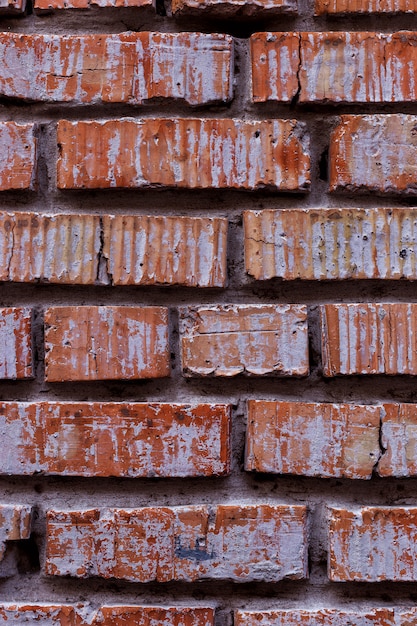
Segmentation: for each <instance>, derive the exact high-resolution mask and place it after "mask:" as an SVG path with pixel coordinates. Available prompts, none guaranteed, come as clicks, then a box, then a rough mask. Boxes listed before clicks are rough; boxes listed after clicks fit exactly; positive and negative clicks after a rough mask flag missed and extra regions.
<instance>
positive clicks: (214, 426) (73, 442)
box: [0, 402, 230, 477]
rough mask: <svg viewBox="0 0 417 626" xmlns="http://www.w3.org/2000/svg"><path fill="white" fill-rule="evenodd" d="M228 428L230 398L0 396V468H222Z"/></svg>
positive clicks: (154, 472) (141, 472) (180, 471)
mask: <svg viewBox="0 0 417 626" xmlns="http://www.w3.org/2000/svg"><path fill="white" fill-rule="evenodd" d="M229 430H230V405H227V404H197V405H194V406H192V405H190V404H161V403H132V402H124V403H113V402H77V403H74V402H36V403H24V402H2V403H0V438H1V440H2V441H3V444H4V445H3V449H2V455H1V457H0V474H9V475H30V474H37V473H39V472H42V474H58V475H62V476H126V477H128V476H130V477H153V476H167V477H176V476H178V477H180V476H212V475H217V476H221V475H224V474H228V473H229V469H230V442H229V438H230V432H229ZM6 442H7V443H6Z"/></svg>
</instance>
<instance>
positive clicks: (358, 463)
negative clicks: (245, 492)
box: [245, 400, 381, 479]
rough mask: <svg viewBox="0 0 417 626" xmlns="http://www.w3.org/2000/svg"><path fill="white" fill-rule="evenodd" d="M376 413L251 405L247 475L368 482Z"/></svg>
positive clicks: (375, 449)
mask: <svg viewBox="0 0 417 626" xmlns="http://www.w3.org/2000/svg"><path fill="white" fill-rule="evenodd" d="M380 419H381V407H379V406H363V405H362V406H360V405H353V404H324V403H307V402H273V401H265V400H250V401H249V402H248V426H247V432H246V463H245V468H246V469H247V470H249V471H257V472H268V473H273V474H298V475H300V476H321V477H344V478H362V479H364V478H371V475H372V471H373V468H374V466H375V465H376V463H377V461H378V459H379V456H380V448H379V427H380Z"/></svg>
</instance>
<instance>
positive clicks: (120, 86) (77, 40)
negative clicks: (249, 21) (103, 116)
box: [0, 32, 233, 105]
mask: <svg viewBox="0 0 417 626" xmlns="http://www.w3.org/2000/svg"><path fill="white" fill-rule="evenodd" d="M0 57H1V58H2V59H3V64H2V67H1V71H0V95H4V96H8V97H12V98H20V99H30V100H38V101H43V102H49V101H51V102H75V103H98V102H126V103H129V104H142V103H143V102H146V101H149V100H152V99H154V98H172V99H179V100H185V102H188V103H189V104H194V105H196V104H203V103H208V102H216V101H224V102H225V101H227V100H230V99H231V98H232V86H233V85H232V83H233V81H232V76H231V72H232V65H231V64H232V39H231V37H229V36H228V35H222V34H219V35H215V34H214V35H211V34H207V35H206V34H203V33H177V34H173V33H157V32H156V33H149V32H145V33H123V34H120V35H80V36H73V35H64V36H62V35H43V34H38V35H26V34H21V33H19V34H18V33H1V34H0Z"/></svg>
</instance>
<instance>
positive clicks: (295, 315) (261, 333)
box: [180, 304, 309, 376]
mask: <svg viewBox="0 0 417 626" xmlns="http://www.w3.org/2000/svg"><path fill="white" fill-rule="evenodd" d="M180 332H181V350H182V367H183V372H184V374H185V375H187V376H236V375H237V374H241V373H244V374H248V375H253V376H265V375H282V376H305V375H307V374H308V371H309V364H308V345H307V309H306V307H305V306H303V305H295V304H294V305H272V304H271V305H237V304H236V305H218V306H214V307H200V308H192V307H188V308H185V307H184V308H183V309H181V327H180Z"/></svg>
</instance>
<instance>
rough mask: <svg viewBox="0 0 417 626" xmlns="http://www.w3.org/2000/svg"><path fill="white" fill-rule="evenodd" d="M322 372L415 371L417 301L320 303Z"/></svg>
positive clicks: (416, 355) (332, 373) (385, 372)
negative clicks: (414, 302)
mask: <svg viewBox="0 0 417 626" xmlns="http://www.w3.org/2000/svg"><path fill="white" fill-rule="evenodd" d="M320 309H321V327H322V360H323V373H324V375H325V376H337V375H340V374H342V375H343V374H348V375H349V374H412V375H415V374H417V331H416V327H417V304H404V303H400V302H398V303H377V304H373V303H367V304H324V305H322V306H321V307H320Z"/></svg>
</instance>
